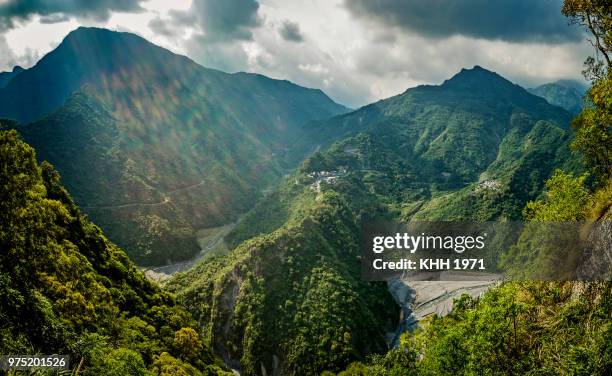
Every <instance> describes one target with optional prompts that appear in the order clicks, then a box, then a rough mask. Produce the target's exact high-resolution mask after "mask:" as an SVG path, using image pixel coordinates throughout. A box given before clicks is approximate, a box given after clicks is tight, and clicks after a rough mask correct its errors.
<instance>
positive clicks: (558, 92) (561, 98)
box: [528, 80, 587, 115]
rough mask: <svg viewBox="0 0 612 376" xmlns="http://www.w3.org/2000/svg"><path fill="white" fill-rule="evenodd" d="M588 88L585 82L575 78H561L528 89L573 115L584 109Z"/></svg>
mask: <svg viewBox="0 0 612 376" xmlns="http://www.w3.org/2000/svg"><path fill="white" fill-rule="evenodd" d="M586 90H587V88H586V87H585V85H584V84H582V83H580V82H578V81H574V80H559V81H555V82H551V83H548V84H544V85H540V86H538V87H535V88H532V89H528V91H529V92H530V93H531V94H534V95H537V96H539V97H542V98H544V99H546V100H547V101H548V102H549V103H550V104H554V105H555V106H559V107H562V108H564V109H566V110H567V111H568V112H569V113H571V114H572V115H577V114H578V113H579V112H580V110H581V109H582V106H583V97H584V94H585V93H586Z"/></svg>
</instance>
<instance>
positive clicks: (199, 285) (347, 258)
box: [169, 67, 570, 375]
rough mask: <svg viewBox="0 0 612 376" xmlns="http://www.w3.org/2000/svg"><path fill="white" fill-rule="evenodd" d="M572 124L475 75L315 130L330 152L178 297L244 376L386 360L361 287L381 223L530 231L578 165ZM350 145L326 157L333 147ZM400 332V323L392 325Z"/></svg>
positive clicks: (178, 280)
mask: <svg viewBox="0 0 612 376" xmlns="http://www.w3.org/2000/svg"><path fill="white" fill-rule="evenodd" d="M568 123H569V115H568V114H567V112H565V111H564V110H562V109H561V108H559V107H555V106H552V105H550V104H548V103H547V102H546V101H544V100H543V99H541V98H539V97H536V96H533V95H531V94H529V93H527V92H526V91H525V90H524V89H522V88H520V87H518V86H516V85H514V84H512V83H510V82H509V81H507V80H505V79H503V78H502V77H500V76H498V75H496V74H494V73H492V72H489V71H486V70H484V69H482V68H479V67H476V68H474V69H472V70H464V71H462V72H461V73H459V74H458V75H457V76H455V77H453V78H452V79H451V80H448V81H446V82H445V83H444V84H442V85H441V86H427V87H418V88H415V89H411V90H408V91H407V92H405V93H404V94H402V95H399V96H396V97H393V98H390V99H387V100H383V101H380V102H378V103H376V104H373V105H369V106H366V107H364V108H362V109H359V110H357V111H355V112H352V113H349V114H346V115H341V116H338V117H335V118H333V119H331V120H329V121H325V122H320V123H316V124H310V125H309V129H308V131H311V130H312V132H313V133H312V134H311V135H310V137H312V139H314V140H318V142H319V144H320V145H323V147H322V150H320V151H318V152H315V153H314V154H313V155H311V156H310V157H309V158H307V159H306V160H305V161H304V162H303V163H302V164H301V166H300V167H299V169H298V170H297V171H295V172H294V173H293V174H291V175H290V176H288V177H286V178H285V179H284V181H283V183H282V184H281V186H280V187H279V188H278V190H277V191H276V192H275V193H273V194H272V195H270V196H268V197H266V198H265V199H264V200H263V201H262V202H260V203H259V204H258V205H257V206H256V207H255V208H254V209H253V210H252V211H251V212H249V213H248V214H247V215H246V216H245V217H244V218H243V220H242V221H241V222H240V223H239V224H238V226H237V227H236V228H235V229H234V230H233V231H232V232H231V233H230V234H229V235H228V237H227V238H226V241H227V243H228V245H229V248H230V249H232V248H233V250H232V251H230V252H229V253H228V254H225V255H221V256H215V257H209V258H206V259H204V260H203V261H202V262H201V263H200V264H199V265H198V266H196V267H195V268H194V269H192V270H190V271H188V272H186V273H183V274H179V275H178V276H176V277H175V278H173V279H172V280H171V281H170V283H169V287H170V288H171V290H173V291H175V292H177V293H178V296H179V298H180V299H181V301H183V302H184V303H185V305H186V307H187V308H188V309H189V310H190V311H191V312H192V313H193V314H194V316H195V317H196V319H197V320H198V322H199V323H200V324H201V325H203V326H204V328H205V331H206V337H205V338H204V340H205V342H206V343H209V344H210V345H211V346H212V347H213V349H214V350H215V351H216V352H218V353H219V354H221V355H222V356H223V357H224V359H225V360H226V361H227V362H228V363H229V364H232V365H236V366H238V365H239V366H240V367H241V370H242V372H243V374H245V375H255V374H261V373H262V371H261V367H264V368H265V369H266V372H267V374H271V373H272V374H273V373H275V372H279V371H280V374H296V375H302V374H318V373H320V372H322V371H324V370H331V371H337V370H340V369H342V368H343V364H347V362H349V361H351V360H355V359H364V357H365V355H367V354H368V353H371V352H372V351H376V350H379V349H380V347H381V341H382V336H383V334H384V333H385V330H386V329H388V327H386V325H385V324H386V323H389V322H393V320H392V319H393V314H392V313H393V303H392V301H391V297H390V294H389V293H388V292H387V291H385V289H386V287H385V286H380V285H379V284H376V283H365V282H363V281H362V280H361V276H360V253H359V244H358V239H359V234H360V232H359V228H360V226H361V225H362V224H363V223H364V222H365V221H368V220H372V219H411V218H419V219H435V220H477V221H485V220H494V219H503V218H506V219H519V218H520V217H521V210H522V208H523V206H524V205H525V203H526V202H527V200H530V199H535V198H536V197H538V195H540V193H541V191H542V188H543V183H544V181H545V180H546V179H547V178H548V177H549V176H550V175H551V174H552V172H553V169H554V168H555V167H558V166H561V165H564V164H567V162H568V157H569V151H568V142H569V137H570V136H569V129H568ZM333 138H336V139H339V140H338V141H336V142H335V143H333V144H332V145H331V146H329V147H327V145H328V142H326V141H327V140H329V139H333ZM395 320H397V317H395Z"/></svg>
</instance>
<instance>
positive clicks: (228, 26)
mask: <svg viewBox="0 0 612 376" xmlns="http://www.w3.org/2000/svg"><path fill="white" fill-rule="evenodd" d="M258 10H259V3H258V2H257V1H255V0H193V3H192V4H191V7H190V8H189V9H188V10H187V11H184V12H173V16H174V20H175V22H177V23H179V24H183V25H185V26H193V25H194V24H197V25H198V26H199V27H200V29H201V30H202V31H203V33H204V38H205V39H206V40H208V41H224V40H225V41H227V40H250V39H252V37H253V36H252V34H251V30H250V29H251V28H253V27H257V26H259V25H260V24H261V20H260V18H259V14H258Z"/></svg>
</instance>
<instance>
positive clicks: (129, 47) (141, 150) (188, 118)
mask: <svg viewBox="0 0 612 376" xmlns="http://www.w3.org/2000/svg"><path fill="white" fill-rule="evenodd" d="M345 111H346V108H345V107H343V106H341V105H338V104H336V103H334V102H333V101H332V100H331V99H330V98H329V97H327V96H326V95H325V94H324V93H323V92H321V91H320V90H314V89H306V88H303V87H300V86H297V85H294V84H292V83H290V82H288V81H279V80H273V79H269V78H267V77H264V76H261V75H256V74H247V73H236V74H227V73H223V72H220V71H216V70H212V69H206V68H204V67H202V66H200V65H198V64H196V63H194V62H193V61H191V60H189V59H188V58H186V57H184V56H179V55H176V54H173V53H171V52H170V51H167V50H165V49H163V48H160V47H158V46H155V45H153V44H151V43H149V42H147V41H146V40H144V39H142V38H140V37H138V36H136V35H133V34H129V33H118V32H112V31H109V30H105V29H96V28H79V29H77V30H75V31H73V32H71V33H70V34H69V35H68V36H67V37H66V38H65V39H64V40H63V41H62V43H61V44H60V45H59V46H58V47H57V48H56V49H54V50H53V51H52V52H50V53H49V54H47V55H46V56H44V57H43V58H42V59H41V60H40V61H39V62H38V63H37V64H36V65H35V66H34V67H32V68H30V69H27V70H25V71H23V72H21V73H20V74H18V75H16V76H15V77H13V78H12V79H11V80H10V81H9V82H8V84H7V85H6V87H4V88H2V89H0V116H3V117H5V118H13V119H16V120H18V121H19V122H20V123H21V124H22V125H20V126H18V127H17V128H18V129H19V131H20V132H21V133H22V135H23V137H24V138H25V140H26V141H27V142H28V143H31V144H32V145H34V147H35V148H36V150H37V152H38V153H39V156H40V157H41V158H42V159H45V160H48V161H50V162H51V163H53V164H54V165H55V166H56V168H57V169H58V171H59V172H60V173H61V174H62V175H63V176H64V182H65V184H66V186H67V188H68V189H69V190H70V192H71V193H72V194H73V195H74V197H75V200H76V202H77V204H79V205H80V206H81V207H82V209H83V210H84V212H86V213H87V214H89V215H90V216H91V217H92V218H93V219H94V220H95V221H96V222H97V223H99V224H100V225H101V226H102V228H104V229H105V230H106V231H108V234H109V236H110V238H111V239H112V240H113V241H116V242H117V243H118V244H119V245H121V246H123V247H125V249H126V251H127V252H128V254H130V255H131V256H132V257H133V258H134V260H136V261H137V262H138V263H141V264H163V263H165V262H167V261H170V260H177V259H185V258H188V257H189V256H191V255H193V254H194V253H195V252H197V251H198V246H197V243H196V241H195V236H194V232H195V230H197V229H198V228H202V227H210V226H215V225H219V224H224V223H228V222H230V221H233V220H234V219H235V218H236V216H237V215H238V214H239V213H241V212H243V211H245V210H247V209H248V208H250V207H251V205H252V202H253V201H254V200H255V199H256V198H257V197H258V195H259V192H260V191H261V190H262V189H263V188H265V187H267V186H269V185H271V184H273V183H274V182H276V181H277V179H278V177H279V176H280V175H281V174H282V173H283V172H284V171H285V170H286V169H287V168H291V167H293V166H295V165H296V164H297V162H299V160H301V159H302V158H303V156H304V151H300V150H295V149H291V146H292V145H293V144H294V142H295V140H296V139H298V138H300V137H301V134H302V126H303V124H304V123H305V122H307V121H310V120H314V119H322V118H327V117H329V116H332V115H336V114H339V113H342V112H345Z"/></svg>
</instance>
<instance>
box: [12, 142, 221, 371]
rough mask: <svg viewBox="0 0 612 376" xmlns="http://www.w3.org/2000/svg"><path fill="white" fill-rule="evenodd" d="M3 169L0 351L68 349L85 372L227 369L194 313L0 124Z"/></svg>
mask: <svg viewBox="0 0 612 376" xmlns="http://www.w3.org/2000/svg"><path fill="white" fill-rule="evenodd" d="M0 166H2V168H1V169H0V295H1V296H2V299H0V353H3V354H38V353H40V354H53V353H55V354H69V355H70V357H71V362H72V363H71V366H70V368H71V369H73V370H75V369H77V368H78V369H79V371H80V373H79V374H83V375H100V374H113V375H120V376H122V375H125V376H131V375H153V374H159V373H160V372H161V370H162V369H167V368H174V369H175V370H176V372H185V373H183V374H190V375H202V374H207V375H209V374H217V373H223V372H222V371H221V369H220V368H219V367H217V366H214V365H211V364H212V363H213V362H214V358H213V356H212V354H211V352H210V350H209V349H207V348H203V347H202V345H201V343H200V342H199V334H198V329H197V327H196V326H195V322H194V321H193V319H192V318H191V316H190V315H189V314H188V313H187V312H186V311H185V310H184V309H183V308H182V307H180V306H178V305H177V304H176V303H175V299H174V297H173V296H172V295H171V294H169V293H167V292H164V291H162V290H161V289H160V288H159V287H158V286H157V285H154V284H152V283H150V282H149V281H148V280H147V279H146V278H145V276H144V275H143V274H142V273H141V272H139V271H138V270H137V269H136V267H135V266H134V265H133V264H132V263H131V262H130V261H129V259H128V258H127V256H126V254H125V253H124V252H123V251H122V250H121V249H120V248H118V247H117V246H115V245H114V244H113V243H111V242H109V241H108V240H107V239H106V237H105V236H104V235H103V234H102V232H101V231H100V229H99V228H98V227H97V226H95V225H94V224H92V223H91V222H89V220H88V219H87V218H86V217H85V216H84V215H82V214H81V212H80V211H79V209H78V208H77V207H76V206H75V204H74V203H73V201H72V199H71V198H70V196H69V194H68V193H67V191H66V190H65V189H64V188H63V187H62V186H61V184H60V181H59V175H58V173H57V172H56V171H54V170H53V168H52V166H51V165H49V164H48V163H43V164H42V165H38V163H37V162H36V158H35V154H34V151H33V149H32V148H31V147H30V146H28V145H27V144H25V143H24V142H22V141H21V140H20V139H19V137H18V135H17V133H16V132H15V131H0ZM186 338H191V339H192V340H191V341H186V340H185V339H186ZM194 351H195V352H194Z"/></svg>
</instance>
